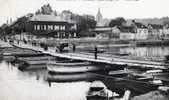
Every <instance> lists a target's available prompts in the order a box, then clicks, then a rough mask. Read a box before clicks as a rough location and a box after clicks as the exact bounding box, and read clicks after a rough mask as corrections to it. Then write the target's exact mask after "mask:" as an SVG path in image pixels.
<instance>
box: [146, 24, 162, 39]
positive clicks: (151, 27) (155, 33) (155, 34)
mask: <svg viewBox="0 0 169 100" xmlns="http://www.w3.org/2000/svg"><path fill="white" fill-rule="evenodd" d="M148 31H149V34H150V38H160V37H161V36H162V34H163V25H160V24H148Z"/></svg>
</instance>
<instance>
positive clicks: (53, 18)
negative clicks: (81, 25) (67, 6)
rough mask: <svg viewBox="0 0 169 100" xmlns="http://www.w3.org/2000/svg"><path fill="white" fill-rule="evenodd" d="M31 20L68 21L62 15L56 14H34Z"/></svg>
mask: <svg viewBox="0 0 169 100" xmlns="http://www.w3.org/2000/svg"><path fill="white" fill-rule="evenodd" d="M29 21H49V22H66V21H65V20H64V19H63V18H61V17H60V16H54V15H34V16H32V17H30V19H29Z"/></svg>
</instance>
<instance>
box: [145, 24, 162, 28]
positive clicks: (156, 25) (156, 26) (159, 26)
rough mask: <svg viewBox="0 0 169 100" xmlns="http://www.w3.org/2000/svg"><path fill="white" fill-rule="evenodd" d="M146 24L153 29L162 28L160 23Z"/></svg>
mask: <svg viewBox="0 0 169 100" xmlns="http://www.w3.org/2000/svg"><path fill="white" fill-rule="evenodd" d="M148 26H151V27H152V28H153V29H162V28H163V25H160V24H148Z"/></svg>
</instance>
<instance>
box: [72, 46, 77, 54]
mask: <svg viewBox="0 0 169 100" xmlns="http://www.w3.org/2000/svg"><path fill="white" fill-rule="evenodd" d="M72 45H73V52H75V51H76V45H75V44H72Z"/></svg>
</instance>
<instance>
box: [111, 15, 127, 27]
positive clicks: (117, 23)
mask: <svg viewBox="0 0 169 100" xmlns="http://www.w3.org/2000/svg"><path fill="white" fill-rule="evenodd" d="M124 23H126V20H125V19H124V18H123V17H117V18H116V19H112V20H111V21H110V23H109V26H110V27H114V26H123V24H124Z"/></svg>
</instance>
